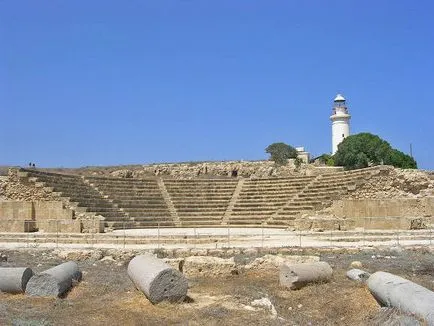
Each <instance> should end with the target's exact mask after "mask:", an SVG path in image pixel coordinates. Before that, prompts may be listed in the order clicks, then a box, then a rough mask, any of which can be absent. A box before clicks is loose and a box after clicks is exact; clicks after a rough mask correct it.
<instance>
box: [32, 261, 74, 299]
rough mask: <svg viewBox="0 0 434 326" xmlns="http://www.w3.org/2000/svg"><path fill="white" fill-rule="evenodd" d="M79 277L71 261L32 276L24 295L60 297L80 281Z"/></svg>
mask: <svg viewBox="0 0 434 326" xmlns="http://www.w3.org/2000/svg"><path fill="white" fill-rule="evenodd" d="M81 275H82V274H81V272H80V270H79V268H78V265H77V263H75V262H73V261H69V262H66V263H63V264H60V265H57V266H55V267H53V268H50V269H47V270H46V271H44V272H42V273H40V274H36V275H34V276H32V278H31V279H30V280H29V282H28V283H27V288H26V294H28V295H31V296H54V297H60V296H62V295H64V294H65V293H66V292H67V291H68V290H69V289H70V288H71V287H72V286H73V285H74V284H75V283H76V282H79V281H80V280H81Z"/></svg>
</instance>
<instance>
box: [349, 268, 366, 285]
mask: <svg viewBox="0 0 434 326" xmlns="http://www.w3.org/2000/svg"><path fill="white" fill-rule="evenodd" d="M370 275H371V274H369V273H368V272H365V271H363V270H361V269H357V268H353V269H350V270H349V271H347V277H348V278H349V279H350V280H353V281H358V282H362V283H364V282H366V280H367V279H368V278H369V276H370Z"/></svg>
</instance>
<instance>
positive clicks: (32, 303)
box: [0, 249, 434, 325]
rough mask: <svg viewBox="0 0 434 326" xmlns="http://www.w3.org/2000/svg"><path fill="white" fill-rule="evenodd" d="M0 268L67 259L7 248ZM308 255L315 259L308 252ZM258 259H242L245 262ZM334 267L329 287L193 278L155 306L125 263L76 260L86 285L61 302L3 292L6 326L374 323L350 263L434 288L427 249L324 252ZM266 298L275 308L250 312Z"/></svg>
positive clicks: (270, 277) (251, 276)
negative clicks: (182, 298) (171, 299)
mask: <svg viewBox="0 0 434 326" xmlns="http://www.w3.org/2000/svg"><path fill="white" fill-rule="evenodd" d="M2 253H3V254H5V255H6V256H8V260H7V261H6V262H1V263H0V266H30V267H32V268H33V269H34V270H35V271H36V272H39V271H42V270H44V269H46V268H49V267H52V266H54V265H56V264H58V263H61V262H62V260H61V259H59V258H58V257H57V256H56V255H54V254H53V252H52V251H51V250H41V249H33V250H3V251H2ZM308 254H312V252H309V253H308ZM254 258H255V257H250V256H243V255H240V256H237V257H235V260H236V262H238V263H239V264H241V265H242V264H246V263H248V262H250V261H251V260H252V259H254ZM321 260H324V261H327V262H329V263H330V264H331V266H332V267H333V269H334V277H333V280H332V281H331V282H330V283H324V284H315V285H311V286H307V287H305V288H303V289H301V290H298V291H287V290H284V289H282V288H280V287H279V284H278V272H277V271H276V270H266V271H248V272H245V273H241V274H240V275H231V276H226V277H221V278H205V277H196V278H194V277H193V278H190V279H189V282H190V289H189V298H188V300H186V302H183V303H181V304H168V303H162V304H158V305H152V304H151V303H149V301H148V300H147V299H146V297H145V296H144V295H143V294H142V293H140V292H138V291H137V290H136V289H135V288H134V286H133V285H132V283H131V281H130V280H129V278H128V276H127V273H126V269H127V264H128V261H122V260H114V261H113V260H105V261H102V260H98V261H94V260H91V259H87V260H83V261H79V265H80V268H81V269H82V271H83V281H82V282H81V283H79V285H78V286H76V287H75V288H73V289H72V290H71V291H70V293H69V294H68V295H67V297H66V298H64V299H53V298H34V297H27V296H25V295H22V294H18V295H11V294H4V293H3V294H2V293H0V324H1V325H253V324H255V325H375V324H376V320H378V311H379V306H378V304H377V303H376V301H375V300H374V299H373V298H372V296H371V295H370V293H369V291H368V290H367V289H366V288H365V287H364V286H363V285H359V284H357V283H354V282H352V281H350V280H347V279H346V277H345V272H346V270H347V268H348V266H349V264H350V263H351V262H352V261H354V260H358V261H360V262H361V263H362V264H363V266H364V269H366V270H368V271H370V272H374V271H377V270H384V271H388V272H391V273H395V274H397V275H400V276H403V277H406V278H408V279H411V280H413V281H415V282H417V283H419V284H421V285H423V286H425V287H427V288H429V289H431V290H434V256H433V255H432V253H430V252H429V251H428V250H423V249H422V250H421V249H419V250H417V251H416V250H411V249H406V250H396V249H394V250H393V251H388V250H382V251H378V250H376V251H374V249H373V250H372V251H365V252H362V253H359V254H356V255H350V254H347V253H345V252H344V251H342V252H340V253H339V252H335V251H333V252H332V251H330V252H323V253H322V254H321ZM264 297H266V298H268V299H269V300H270V301H271V302H272V304H273V305H274V307H275V309H276V311H277V317H276V316H275V317H273V316H272V313H271V311H269V310H267V309H262V308H254V309H252V307H251V302H252V301H253V300H255V299H260V298H264Z"/></svg>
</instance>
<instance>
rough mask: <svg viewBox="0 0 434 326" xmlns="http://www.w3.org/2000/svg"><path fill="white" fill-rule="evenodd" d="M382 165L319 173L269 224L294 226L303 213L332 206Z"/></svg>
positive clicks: (375, 172)
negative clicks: (334, 201) (294, 222)
mask: <svg viewBox="0 0 434 326" xmlns="http://www.w3.org/2000/svg"><path fill="white" fill-rule="evenodd" d="M381 169H382V168H381V167H374V168H367V169H363V170H355V171H343V172H335V173H331V174H324V175H319V176H318V177H317V178H315V179H313V180H312V182H310V183H309V184H307V185H306V187H305V188H304V189H303V190H302V191H300V192H299V193H297V194H296V195H295V196H294V197H293V198H292V199H291V200H290V201H288V202H287V203H286V204H285V205H284V206H283V207H281V208H280V209H278V210H277V211H276V212H275V213H274V214H273V215H272V216H271V218H270V220H269V221H267V224H268V225H275V226H284V225H286V226H288V225H290V226H293V221H294V220H296V219H297V218H299V217H300V216H301V215H302V214H312V215H314V214H315V212H316V211H318V210H321V209H324V208H326V207H328V206H330V205H331V204H332V202H333V200H336V199H339V198H342V197H344V196H345V195H347V194H348V193H350V192H351V191H354V190H355V189H356V188H357V187H358V186H359V185H361V184H363V183H364V182H365V180H366V179H369V178H371V177H372V176H373V175H376V174H378V173H380V171H381Z"/></svg>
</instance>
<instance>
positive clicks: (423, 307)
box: [367, 272, 434, 325]
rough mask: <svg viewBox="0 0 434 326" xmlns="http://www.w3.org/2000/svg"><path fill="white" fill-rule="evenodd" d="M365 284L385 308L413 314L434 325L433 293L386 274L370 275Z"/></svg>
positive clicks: (403, 279)
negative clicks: (393, 308)
mask: <svg viewBox="0 0 434 326" xmlns="http://www.w3.org/2000/svg"><path fill="white" fill-rule="evenodd" d="M367 284H368V288H369V290H370V291H371V293H372V294H373V295H374V297H375V298H376V299H377V300H378V301H379V302H381V303H382V304H384V305H385V306H388V307H395V308H398V309H400V310H402V311H404V312H406V313H410V314H415V315H416V316H419V317H421V318H423V319H425V321H426V322H427V324H428V325H434V292H433V291H430V290H429V289H427V288H424V287H423V286H420V285H419V284H416V283H413V282H411V281H409V280H407V279H405V278H402V277H399V276H396V275H393V274H390V273H386V272H376V273H374V274H372V275H371V276H370V277H369V278H368V282H367Z"/></svg>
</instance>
